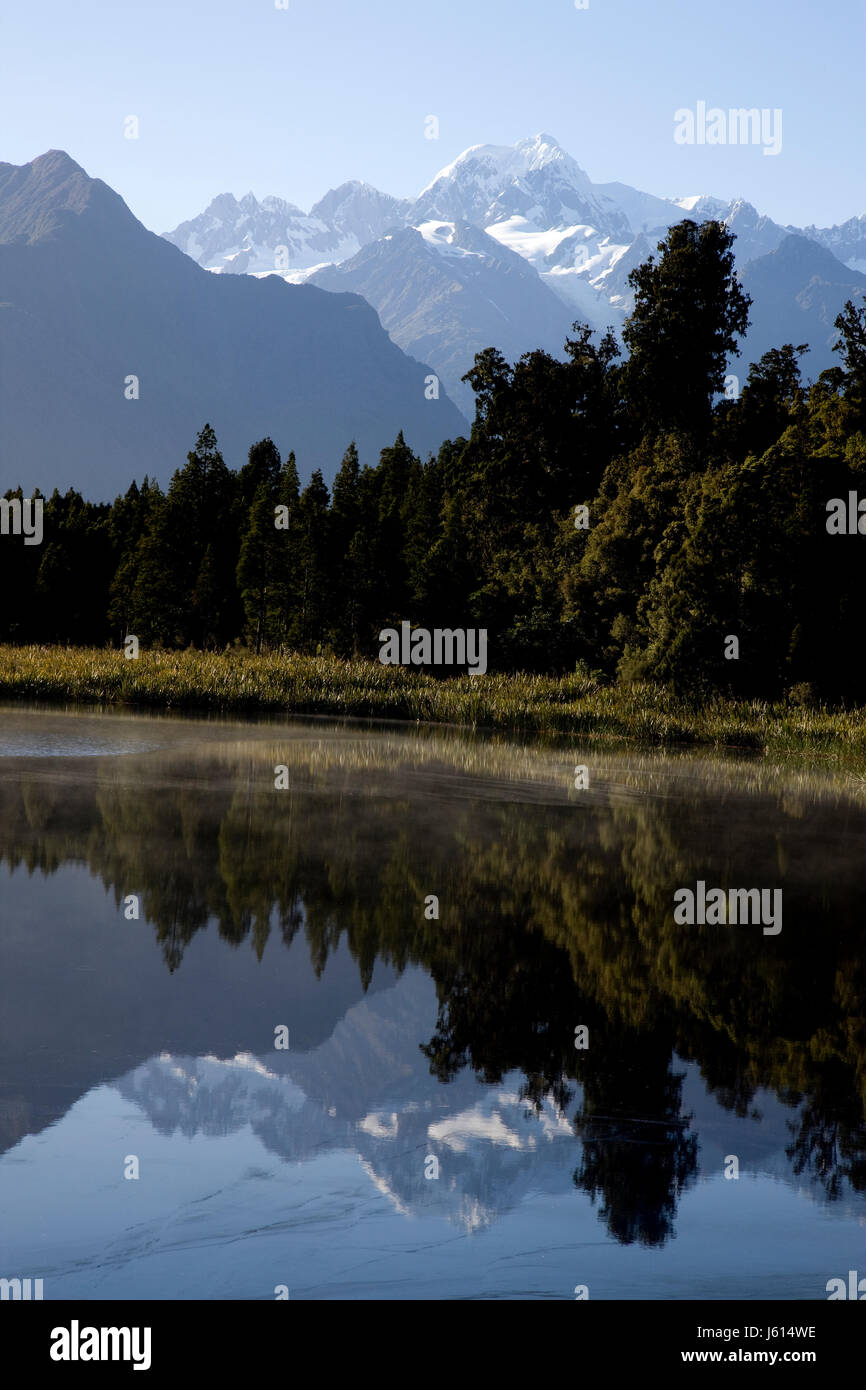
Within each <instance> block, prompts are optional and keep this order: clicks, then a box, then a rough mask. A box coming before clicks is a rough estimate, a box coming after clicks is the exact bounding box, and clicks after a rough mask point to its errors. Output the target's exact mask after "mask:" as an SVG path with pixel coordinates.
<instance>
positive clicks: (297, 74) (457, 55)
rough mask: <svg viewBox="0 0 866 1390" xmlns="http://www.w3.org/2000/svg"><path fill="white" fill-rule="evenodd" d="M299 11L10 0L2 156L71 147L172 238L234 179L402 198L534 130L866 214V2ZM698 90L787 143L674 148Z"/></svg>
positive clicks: (628, 163) (585, 150)
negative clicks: (775, 116) (341, 186)
mask: <svg viewBox="0 0 866 1390" xmlns="http://www.w3.org/2000/svg"><path fill="white" fill-rule="evenodd" d="M278 2H279V3H281V2H282V0H278ZM287 4H288V8H287V9H277V8H276V4H275V0H172V3H166V2H165V0H156V3H154V0H139V3H136V4H130V3H124V0H76V3H71V2H70V0H7V3H6V5H5V6H4V13H3V16H2V19H0V159H2V160H5V161H7V162H11V163H15V164H21V163H24V162H26V161H27V160H30V159H32V158H33V157H34V156H36V155H37V154H41V153H42V152H43V151H45V150H46V149H51V148H59V149H65V150H66V151H68V153H69V154H70V155H72V157H73V158H74V159H76V160H78V162H79V163H80V164H82V165H83V166H84V168H85V169H86V170H87V171H88V173H90V174H93V175H94V176H98V177H100V178H102V179H105V181H106V182H107V183H109V184H110V185H111V186H112V187H113V188H115V189H116V190H117V191H118V192H119V193H120V194H121V195H122V196H123V197H124V198H125V199H126V201H127V203H128V204H129V206H130V207H131V208H132V210H133V212H134V213H135V214H136V215H137V216H138V217H140V218H141V220H142V221H143V222H144V223H145V224H146V225H147V226H148V227H150V228H152V229H153V230H154V231H159V232H161V231H167V230H169V229H171V228H173V227H174V226H175V225H176V224H177V223H178V222H180V221H182V220H184V219H186V218H188V217H192V216H195V215H196V214H197V213H198V212H200V211H201V210H202V209H203V208H204V207H205V205H206V204H207V203H208V202H209V201H210V199H211V198H212V197H213V196H214V195H215V194H217V193H221V192H226V191H228V192H232V193H235V194H236V195H237V196H239V197H240V196H241V195H242V194H244V193H246V192H249V191H253V192H254V193H255V194H256V195H257V196H258V197H263V196H264V195H265V194H268V193H275V194H278V195H280V196H281V197H284V198H288V199H289V200H290V201H291V202H294V203H297V204H298V205H299V206H300V207H302V208H304V209H308V208H309V207H310V205H311V204H312V203H313V202H314V201H315V200H316V199H317V198H319V197H320V196H321V195H322V194H323V193H325V192H326V191H327V190H328V188H331V187H334V186H335V185H336V184H338V183H341V182H343V181H344V180H345V179H349V178H361V179H365V180H366V181H367V182H369V183H372V184H375V185H376V186H377V187H379V188H381V189H383V190H385V191H387V192H390V193H394V194H395V195H397V196H407V195H410V194H414V193H417V192H419V191H420V189H421V188H422V187H423V186H424V185H425V184H426V183H428V182H429V180H430V179H431V178H432V177H433V175H434V174H435V173H436V172H437V171H438V170H439V169H440V168H441V167H442V166H443V165H445V164H447V163H449V162H450V161H451V160H452V159H454V158H455V157H456V156H457V155H458V154H459V153H460V152H461V150H463V149H465V148H466V147H467V146H468V145H473V144H480V143H487V142H490V143H495V144H513V143H514V142H515V141H517V140H519V139H521V138H523V137H524V136H527V135H533V134H535V133H537V132H539V131H546V132H548V133H549V134H551V135H553V136H555V137H556V139H558V140H559V142H560V143H561V144H562V145H563V146H564V147H565V148H566V149H567V150H568V151H569V153H571V154H572V155H573V156H574V157H575V159H576V160H577V161H578V163H579V164H580V165H582V166H583V168H584V169H585V170H586V171H587V173H588V174H589V175H590V177H591V178H592V179H593V180H595V181H596V182H608V181H612V180H619V181H621V182H624V183H629V184H632V185H633V186H635V187H637V188H641V189H644V190H646V191H648V192H652V193H657V194H660V195H662V196H668V197H670V196H674V197H677V196H683V195H686V194H691V193H713V194H715V195H716V196H718V197H722V198H729V197H734V196H738V195H740V196H743V197H745V198H747V199H748V200H749V201H750V202H752V203H754V204H755V205H756V206H757V207H758V208H759V209H760V210H761V211H762V212H765V213H767V214H768V215H770V216H772V217H774V218H775V219H776V220H778V221H781V222H783V223H794V224H797V225H805V224H808V223H810V222H815V223H817V224H818V225H828V224H830V223H833V222H838V221H842V220H844V219H845V218H847V217H851V216H853V215H854V214H855V213H863V212H866V187H864V183H866V176H864V168H866V160H864V134H866V120H864V114H866V97H864V91H866V79H864V53H866V42H864V40H866V5H864V3H863V0H824V3H822V4H817V3H815V0H725V3H724V4H722V3H711V0H589V8H588V9H586V10H578V9H576V8H575V3H574V0H287ZM699 101H705V102H706V103H707V104H708V106H719V107H722V108H725V109H727V108H729V107H740V106H745V107H759V108H765V107H766V108H771V109H774V108H781V110H782V112H783V127H782V128H783V146H782V151H781V153H780V154H779V155H778V156H765V155H764V154H763V153H762V150H761V148H760V147H756V146H750V145H727V146H724V145H721V146H720V145H716V146H710V145H694V146H684V145H678V144H676V143H675V142H674V139H673V130H674V119H673V117H674V112H675V111H676V110H677V109H678V108H681V107H690V108H695V106H696V104H697V103H698V102H699ZM129 115H136V116H137V117H138V118H139V123H140V124H139V138H138V140H129V139H126V138H124V119H125V118H126V117H127V116H129ZM429 115H435V116H437V117H438V119H439V130H440V134H439V138H438V140H428V139H426V138H425V118H426V117H427V116H429Z"/></svg>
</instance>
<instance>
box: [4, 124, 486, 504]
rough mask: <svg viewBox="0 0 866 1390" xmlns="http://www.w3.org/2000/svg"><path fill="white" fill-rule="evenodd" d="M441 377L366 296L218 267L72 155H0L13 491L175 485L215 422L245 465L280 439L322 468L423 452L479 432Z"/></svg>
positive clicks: (227, 447)
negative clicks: (156, 482) (145, 220)
mask: <svg viewBox="0 0 866 1390" xmlns="http://www.w3.org/2000/svg"><path fill="white" fill-rule="evenodd" d="M325 201H326V203H327V200H325ZM360 201H361V202H363V200H360ZM376 206H377V204H376V200H375V199H372V200H371V201H370V204H369V207H368V209H367V211H368V214H369V216H368V220H367V221H366V222H365V221H364V216H363V212H362V210H361V209H360V208H359V210H358V215H357V219H356V225H357V227H358V229H359V230H363V229H364V228H365V227H366V228H367V231H368V233H369V234H372V233H373V232H375V231H378V224H375V225H374V217H375V210H376ZM328 207H329V209H330V212H331V215H333V216H334V217H335V218H336V219H337V221H338V220H339V209H335V208H334V207H333V205H332V204H328ZM346 235H347V236H348V235H349V233H348V232H347V233H346ZM430 375H431V368H430V367H429V366H426V365H424V364H423V363H420V362H416V361H414V360H412V359H411V358H409V357H407V356H406V355H405V354H404V353H403V352H402V351H401V350H400V348H399V347H397V346H395V344H394V343H393V342H392V341H391V339H390V338H389V337H388V334H387V333H386V332H385V330H384V329H383V328H382V326H381V324H380V322H379V319H378V317H377V315H376V313H375V311H374V310H373V309H372V308H371V307H370V305H369V304H368V303H367V302H366V301H365V300H364V299H361V298H360V297H359V296H358V295H356V294H350V293H346V294H329V293H326V292H325V291H324V290H321V289H318V288H317V287H315V286H313V285H289V284H285V283H284V282H283V281H282V280H281V279H279V278H277V277H271V278H266V279H259V280H257V279H254V278H252V277H244V276H235V277H226V276H215V275H209V274H207V273H206V272H205V271H204V270H202V269H201V268H200V267H199V266H197V265H195V264H194V262H193V261H191V260H190V258H189V257H188V256H185V255H182V254H181V253H180V252H179V251H178V250H177V248H176V247H174V246H171V245H169V244H168V242H167V241H165V240H164V239H163V238H162V237H160V236H157V235H155V234H154V233H153V232H149V231H147V230H146V228H145V227H143V226H142V224H141V223H140V222H138V221H137V219H136V218H135V217H134V216H133V214H132V213H131V212H130V210H129V208H128V207H127V206H126V204H125V203H124V202H123V200H122V199H121V198H120V197H119V196H118V195H117V194H116V193H114V192H113V191H112V190H111V189H110V188H109V187H108V186H107V185H106V184H104V183H103V182H102V181H101V180H100V179H93V178H90V177H88V175H87V174H86V173H85V172H84V170H83V169H81V168H80V167H79V165H77V164H76V163H75V161H74V160H72V159H70V157H69V156H68V155H67V154H64V153H63V152H61V151H58V150H52V151H49V152H48V153H47V154H45V155H42V156H41V157H40V158H38V159H35V160H33V162H32V163H30V164H25V165H23V166H21V167H17V166H15V165H12V164H0V421H2V425H0V493H2V492H4V491H5V490H6V489H7V488H9V487H15V486H17V485H18V483H21V484H22V486H23V487H24V488H25V492H29V491H30V489H32V487H33V486H34V485H38V486H40V487H41V488H42V489H43V491H50V490H51V489H52V488H54V487H59V488H60V489H61V490H65V489H66V488H68V487H71V486H74V487H76V488H78V489H80V490H81V491H82V492H83V493H84V494H85V495H87V496H89V497H92V498H94V499H97V500H98V499H104V498H109V497H113V496H114V495H116V494H117V493H118V492H120V491H124V490H125V489H126V488H127V487H128V485H129V483H130V482H131V481H132V479H133V477H136V478H138V479H139V480H140V479H141V478H142V476H143V475H144V474H145V473H148V474H150V476H151V477H154V476H155V477H158V478H159V479H160V481H161V482H162V483H166V482H167V481H168V480H169V478H170V477H171V474H172V473H173V472H174V470H175V468H178V467H180V466H181V465H182V464H183V462H184V460H185V457H186V454H187V451H188V450H190V449H191V448H192V447H193V444H194V442H195V437H196V434H197V433H198V431H199V430H200V429H201V427H202V425H204V424H205V422H207V421H209V422H210V423H211V424H212V425H213V427H214V429H215V430H216V433H217V437H218V440H219V443H220V446H221V448H222V450H223V453H224V456H225V458H226V461H227V462H228V463H230V464H231V465H233V466H238V465H240V464H241V463H243V462H244V461H245V460H246V455H247V451H248V449H249V447H250V445H251V444H253V443H254V442H255V441H256V440H259V439H262V438H263V437H265V436H267V435H270V436H271V437H272V438H273V439H274V441H275V442H276V443H277V445H278V446H279V448H280V449H281V451H282V452H283V454H284V455H285V453H287V452H288V450H289V449H294V450H296V452H297V456H298V464H299V468H300V470H301V473H302V476H307V477H308V476H309V474H310V472H311V471H312V469H314V468H316V467H321V468H322V470H323V471H324V472H325V474H326V476H327V477H328V478H331V477H332V476H333V474H334V472H335V471H336V468H337V467H338V466H339V462H340V459H341V457H342V455H343V453H344V451H345V449H346V448H347V446H348V445H349V443H350V442H351V440H353V439H354V440H356V441H357V444H358V448H359V452H360V454H361V457H362V459H363V460H366V461H368V462H375V461H376V459H377V457H378V453H379V450H380V449H381V448H382V447H384V446H385V445H388V444H391V443H393V442H394V439H395V438H396V436H397V434H398V432H399V431H400V430H401V429H402V430H403V431H404V433H405V437H406V440H407V442H408V443H409V444H410V445H411V446H412V447H413V448H415V449H417V450H418V451H420V452H421V453H422V454H425V453H426V452H428V451H435V450H436V449H438V447H439V445H440V443H441V442H442V440H443V439H445V438H448V437H454V436H455V435H458V434H461V433H464V432H465V430H466V427H467V426H466V420H465V419H464V417H463V416H462V415H461V414H460V412H459V411H458V410H457V408H456V406H455V405H454V404H453V402H452V401H451V400H450V399H449V398H448V396H447V394H446V393H445V392H444V391H442V392H440V395H439V399H430V398H428V397H429V396H430V394H431V393H430V392H429V390H428V388H427V385H426V383H427V380H428V378H429V376H430ZM136 395H137V398H136Z"/></svg>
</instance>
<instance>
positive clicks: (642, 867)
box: [0, 707, 866, 1300]
mask: <svg viewBox="0 0 866 1390" xmlns="http://www.w3.org/2000/svg"><path fill="white" fill-rule="evenodd" d="M581 765H585V766H586V768H587V769H588V774H587V776H588V786H586V787H585V788H583V789H577V788H576V786H575V782H576V780H580V779H579V778H578V779H576V776H575V769H576V767H577V766H581ZM864 848H866V780H864V778H863V777H861V776H858V775H857V774H856V773H854V772H851V771H845V770H844V769H843V768H841V767H839V768H835V769H833V768H827V769H824V770H816V771H804V770H799V769H798V768H797V767H795V766H791V767H783V766H781V765H780V766H773V765H770V764H767V763H765V762H762V761H758V760H748V759H745V758H744V759H742V760H737V759H734V758H730V759H721V758H717V757H711V756H707V755H704V756H701V755H695V754H692V755H689V756H686V755H679V756H664V755H661V754H654V753H649V752H637V751H631V752H624V753H621V752H611V751H609V750H607V751H604V750H601V749H600V748H599V747H598V746H595V745H592V746H585V747H581V746H580V745H579V744H578V743H575V744H573V745H572V744H569V743H565V742H560V743H559V744H558V746H554V745H544V744H542V743H532V742H522V741H519V740H517V739H509V738H495V739H494V738H491V737H482V736H477V737H476V736H472V735H469V734H462V733H460V732H458V731H455V730H442V729H439V730H431V729H415V728H403V729H394V728H391V727H387V726H371V725H370V726H368V725H365V724H360V723H355V724H351V723H346V724H341V723H338V722H328V721H292V722H287V721H280V722H277V721H262V722H245V721H241V720H203V719H202V720H197V719H184V718H177V717H150V716H147V715H135V714H129V713H119V712H106V713H98V712H89V713H83V712H74V711H68V712H67V711H50V712H48V711H40V710H32V709H22V708H21V707H16V708H14V709H12V708H9V707H6V708H5V709H3V710H2V711H0V1232H2V1234H0V1277H6V1278H13V1277H18V1278H41V1279H42V1280H43V1285H44V1297H45V1298H46V1299H60V1298H64V1299H65V1298H70V1299H72V1298H76V1299H78V1298H81V1299H152V1298H165V1299H262V1300H272V1299H274V1298H275V1297H277V1296H278V1294H277V1291H278V1290H280V1291H282V1294H283V1296H286V1295H288V1297H289V1298H290V1299H368V1298H377V1299H415V1298H434V1299H448V1298H461V1299H465V1298H479V1299H574V1298H575V1296H576V1290H580V1291H581V1292H582V1291H583V1289H584V1288H585V1290H586V1291H587V1292H588V1295H589V1297H590V1298H591V1299H623V1298H626V1299H632V1298H634V1299H685V1298H700V1299H727V1298H734V1299H739V1298H746V1299H768V1298H774V1299H776V1298H781V1299H826V1298H827V1292H826V1286H827V1282H828V1280H830V1279H833V1278H836V1277H841V1278H845V1279H847V1276H848V1271H849V1270H851V1269H856V1270H858V1271H859V1273H860V1275H861V1276H866V1125H864V1104H866V1005H864V997H866V988H864V987H866V952H864V949H863V943H864V921H863V906H862V878H863V873H864V863H866V854H864ZM698 882H702V883H705V884H706V885H707V892H709V890H710V889H711V888H714V887H722V888H724V889H725V890H728V889H731V888H742V889H750V888H761V889H772V890H776V889H781V890H782V894H783V903H784V912H783V918H782V929H781V931H779V932H778V933H777V934H774V935H771V934H768V933H766V932H765V931H764V929H763V927H762V925H761V924H760V922H759V923H751V922H747V923H745V924H739V925H731V924H730V923H729V922H723V923H721V924H714V925H680V924H678V923H677V922H676V921H675V918H674V894H675V893H676V892H677V891H678V890H681V889H684V888H691V889H693V890H694V889H695V888H696V884H697V883H698ZM771 896H772V895H771ZM578 1030H583V1031H578ZM578 1043H584V1044H586V1045H585V1046H578V1045H577V1044H578Z"/></svg>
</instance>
